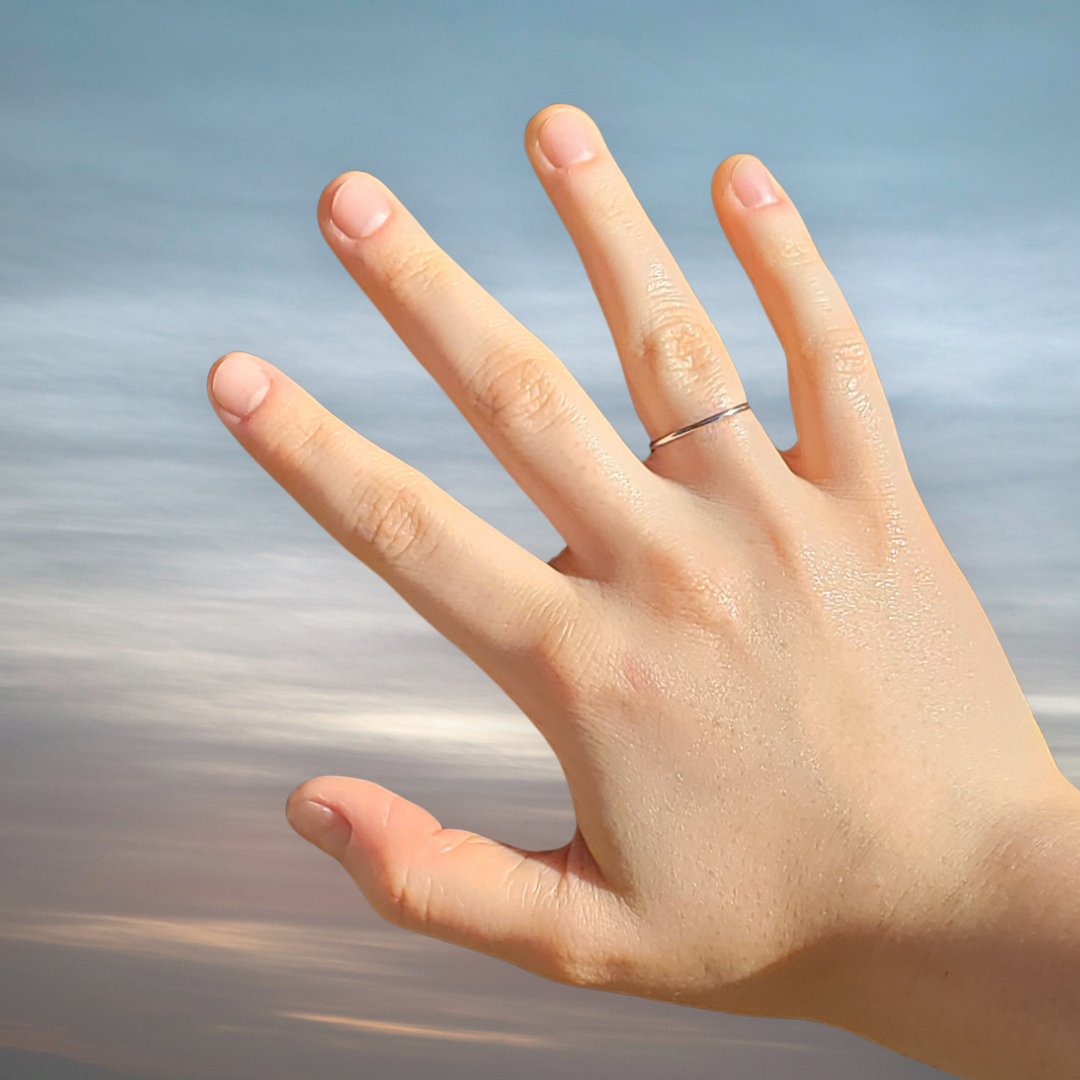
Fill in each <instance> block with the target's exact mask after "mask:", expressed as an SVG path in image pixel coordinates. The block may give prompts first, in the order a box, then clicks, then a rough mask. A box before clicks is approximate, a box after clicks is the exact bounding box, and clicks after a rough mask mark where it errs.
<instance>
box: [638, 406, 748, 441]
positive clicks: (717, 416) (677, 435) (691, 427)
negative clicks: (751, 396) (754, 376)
mask: <svg viewBox="0 0 1080 1080" xmlns="http://www.w3.org/2000/svg"><path fill="white" fill-rule="evenodd" d="M749 408H750V403H749V402H748V401H744V402H743V403H742V404H741V405H732V406H731V408H730V409H725V410H724V411H723V412H718V413H714V414H713V415H712V416H706V417H705V419H704V420H698V421H697V422H696V423H693V424H687V425H686V427H681V428H679V429H678V430H677V431H673V432H671V434H670V435H661V436H660V438H659V439H653V441H652V442H651V443H649V450H650V452H651V451H653V450H656V449H657V448H658V447H660V446H666V445H667V444H668V443H669V442H674V441H675V440H676V439H681V438H682V437H683V436H684V435H689V434H690V432H691V431H697V429H698V428H699V427H704V426H705V425H706V424H711V423H713V421H714V420H723V419H725V418H726V417H728V416H734V415H735V414H736V413H741V412H743V410H745V409H749Z"/></svg>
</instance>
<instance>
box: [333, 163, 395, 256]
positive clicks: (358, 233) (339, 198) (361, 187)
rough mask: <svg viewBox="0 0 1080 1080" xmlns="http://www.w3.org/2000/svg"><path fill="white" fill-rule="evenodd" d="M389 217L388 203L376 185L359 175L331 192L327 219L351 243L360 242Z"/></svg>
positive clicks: (371, 178) (368, 178) (361, 174)
mask: <svg viewBox="0 0 1080 1080" xmlns="http://www.w3.org/2000/svg"><path fill="white" fill-rule="evenodd" d="M389 217H390V200H389V199H387V197H386V193H385V192H384V191H383V189H382V187H381V185H380V184H379V182H378V181H377V180H376V179H375V178H374V177H372V176H367V175H365V174H363V173H359V174H357V175H356V176H350V177H349V179H348V180H346V181H345V183H343V184H342V185H341V187H339V188H338V189H337V191H336V192H334V199H333V202H331V204H330V218H331V220H332V221H333V222H334V224H335V225H336V226H337V227H338V228H339V229H340V230H341V232H343V233H344V234H345V235H346V236H348V237H349V238H350V239H352V240H363V239H364V238H365V237H368V236H370V235H371V234H372V233H373V232H375V230H376V229H378V228H379V226H380V225H382V224H383V222H385V221H386V219H387V218H389Z"/></svg>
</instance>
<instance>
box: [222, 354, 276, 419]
mask: <svg viewBox="0 0 1080 1080" xmlns="http://www.w3.org/2000/svg"><path fill="white" fill-rule="evenodd" d="M269 389H270V376H269V375H267V374H266V372H265V371H264V370H263V369H262V368H261V367H260V366H259V365H258V364H256V363H255V361H254V360H252V359H251V357H250V356H244V355H243V353H235V354H234V355H232V356H230V357H228V358H227V359H226V360H223V361H222V362H221V363H220V364H219V365H218V369H217V371H215V372H214V381H213V383H212V385H211V392H212V393H213V395H214V401H215V402H216V403H217V404H218V406H219V407H220V408H221V409H222V410H223V411H224V412H227V413H228V414H229V415H230V416H231V417H232V418H233V419H234V420H246V419H247V418H248V417H249V416H250V415H251V414H252V413H253V412H254V411H255V410H256V409H257V408H258V407H259V406H260V405H261V404H262V403H263V399H264V398H265V397H266V394H267V391H269Z"/></svg>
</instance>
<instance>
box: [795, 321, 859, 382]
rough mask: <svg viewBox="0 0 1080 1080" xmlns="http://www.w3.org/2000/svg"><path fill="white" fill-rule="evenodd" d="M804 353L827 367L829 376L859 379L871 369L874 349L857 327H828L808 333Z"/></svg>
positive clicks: (804, 340)
mask: <svg viewBox="0 0 1080 1080" xmlns="http://www.w3.org/2000/svg"><path fill="white" fill-rule="evenodd" d="M802 351H803V353H804V354H805V355H806V356H809V357H812V358H813V359H814V360H815V361H816V362H817V363H818V364H820V365H823V366H824V367H825V369H826V371H827V372H828V373H829V374H832V375H834V376H840V377H841V378H843V377H848V378H852V377H858V376H860V375H862V374H863V373H864V372H866V371H867V369H868V368H869V367H870V364H871V360H870V350H869V349H868V348H867V345H866V341H865V339H864V338H863V336H862V334H861V333H860V332H859V329H858V327H855V326H848V325H845V326H827V327H822V328H820V329H817V330H813V331H811V332H810V333H808V334H807V335H806V336H805V338H804V339H803V342H802Z"/></svg>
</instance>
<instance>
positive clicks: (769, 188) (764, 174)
mask: <svg viewBox="0 0 1080 1080" xmlns="http://www.w3.org/2000/svg"><path fill="white" fill-rule="evenodd" d="M731 190H732V191H734V192H735V198H737V199H738V200H739V202H741V203H742V204H743V206H745V207H746V208H747V210H759V209H761V207H763V206H771V205H772V204H773V203H778V202H779V201H780V198H779V196H778V195H777V194H776V187H775V186H774V184H773V182H772V177H771V176H770V175H769V170H768V169H766V168H765V166H764V165H762V164H761V162H760V161H758V159H757V158H753V157H744V158H743V159H742V160H741V161H740V162H739V163H738V164H737V165H736V166H735V171H734V172H733V173H732V174H731Z"/></svg>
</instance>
